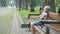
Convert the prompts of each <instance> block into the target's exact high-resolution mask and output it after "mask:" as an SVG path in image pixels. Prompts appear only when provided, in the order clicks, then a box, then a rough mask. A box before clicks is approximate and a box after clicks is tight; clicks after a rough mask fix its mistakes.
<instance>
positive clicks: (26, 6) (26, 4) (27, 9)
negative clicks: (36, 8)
mask: <svg viewBox="0 0 60 34" xmlns="http://www.w3.org/2000/svg"><path fill="white" fill-rule="evenodd" d="M26 10H28V0H26Z"/></svg>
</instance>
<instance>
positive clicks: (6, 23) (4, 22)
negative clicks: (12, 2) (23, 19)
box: [0, 13, 13, 34]
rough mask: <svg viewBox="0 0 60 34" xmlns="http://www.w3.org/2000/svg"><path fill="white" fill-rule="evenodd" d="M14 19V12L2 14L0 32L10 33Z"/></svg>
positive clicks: (0, 33)
mask: <svg viewBox="0 0 60 34" xmlns="http://www.w3.org/2000/svg"><path fill="white" fill-rule="evenodd" d="M12 20H13V14H12V13H8V14H5V15H4V16H0V34H9V33H10V27H11V24H12Z"/></svg>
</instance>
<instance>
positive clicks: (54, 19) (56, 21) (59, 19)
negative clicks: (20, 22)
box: [29, 12, 60, 34]
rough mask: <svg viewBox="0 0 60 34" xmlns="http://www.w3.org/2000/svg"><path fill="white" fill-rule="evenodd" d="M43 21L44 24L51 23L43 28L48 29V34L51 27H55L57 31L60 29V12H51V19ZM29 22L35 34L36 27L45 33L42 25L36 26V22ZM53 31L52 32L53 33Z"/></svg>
mask: <svg viewBox="0 0 60 34" xmlns="http://www.w3.org/2000/svg"><path fill="white" fill-rule="evenodd" d="M31 15H32V14H30V15H29V16H31ZM38 15H39V14H37V16H38ZM29 18H30V17H29ZM41 22H43V23H44V24H49V25H44V26H46V27H44V28H43V30H45V29H46V31H45V32H46V34H49V28H52V29H55V30H56V31H58V30H60V27H59V26H60V14H57V13H54V12H49V20H41ZM29 23H30V27H31V32H32V34H35V29H36V30H37V31H38V32H40V33H41V34H43V32H42V29H41V28H40V27H38V26H35V25H34V24H32V21H29ZM53 32H54V34H55V31H53ZM53 32H52V34H53ZM59 32H60V31H59ZM44 34H45V33H44ZM50 34H51V33H50Z"/></svg>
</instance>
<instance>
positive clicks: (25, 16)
mask: <svg viewBox="0 0 60 34" xmlns="http://www.w3.org/2000/svg"><path fill="white" fill-rule="evenodd" d="M30 13H33V14H39V13H40V12H39V7H36V8H35V12H30V10H20V11H19V14H20V16H21V17H22V19H23V21H24V23H27V22H28V14H30ZM56 13H58V7H56ZM33 18H35V16H34V17H33Z"/></svg>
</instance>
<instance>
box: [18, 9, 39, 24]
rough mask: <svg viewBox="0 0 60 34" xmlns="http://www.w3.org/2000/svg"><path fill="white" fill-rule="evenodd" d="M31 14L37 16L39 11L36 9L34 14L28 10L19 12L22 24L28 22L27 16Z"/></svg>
mask: <svg viewBox="0 0 60 34" xmlns="http://www.w3.org/2000/svg"><path fill="white" fill-rule="evenodd" d="M31 13H33V14H39V10H38V9H36V10H35V12H30V10H20V11H19V14H20V16H21V17H22V19H23V21H24V23H27V21H28V14H31Z"/></svg>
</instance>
